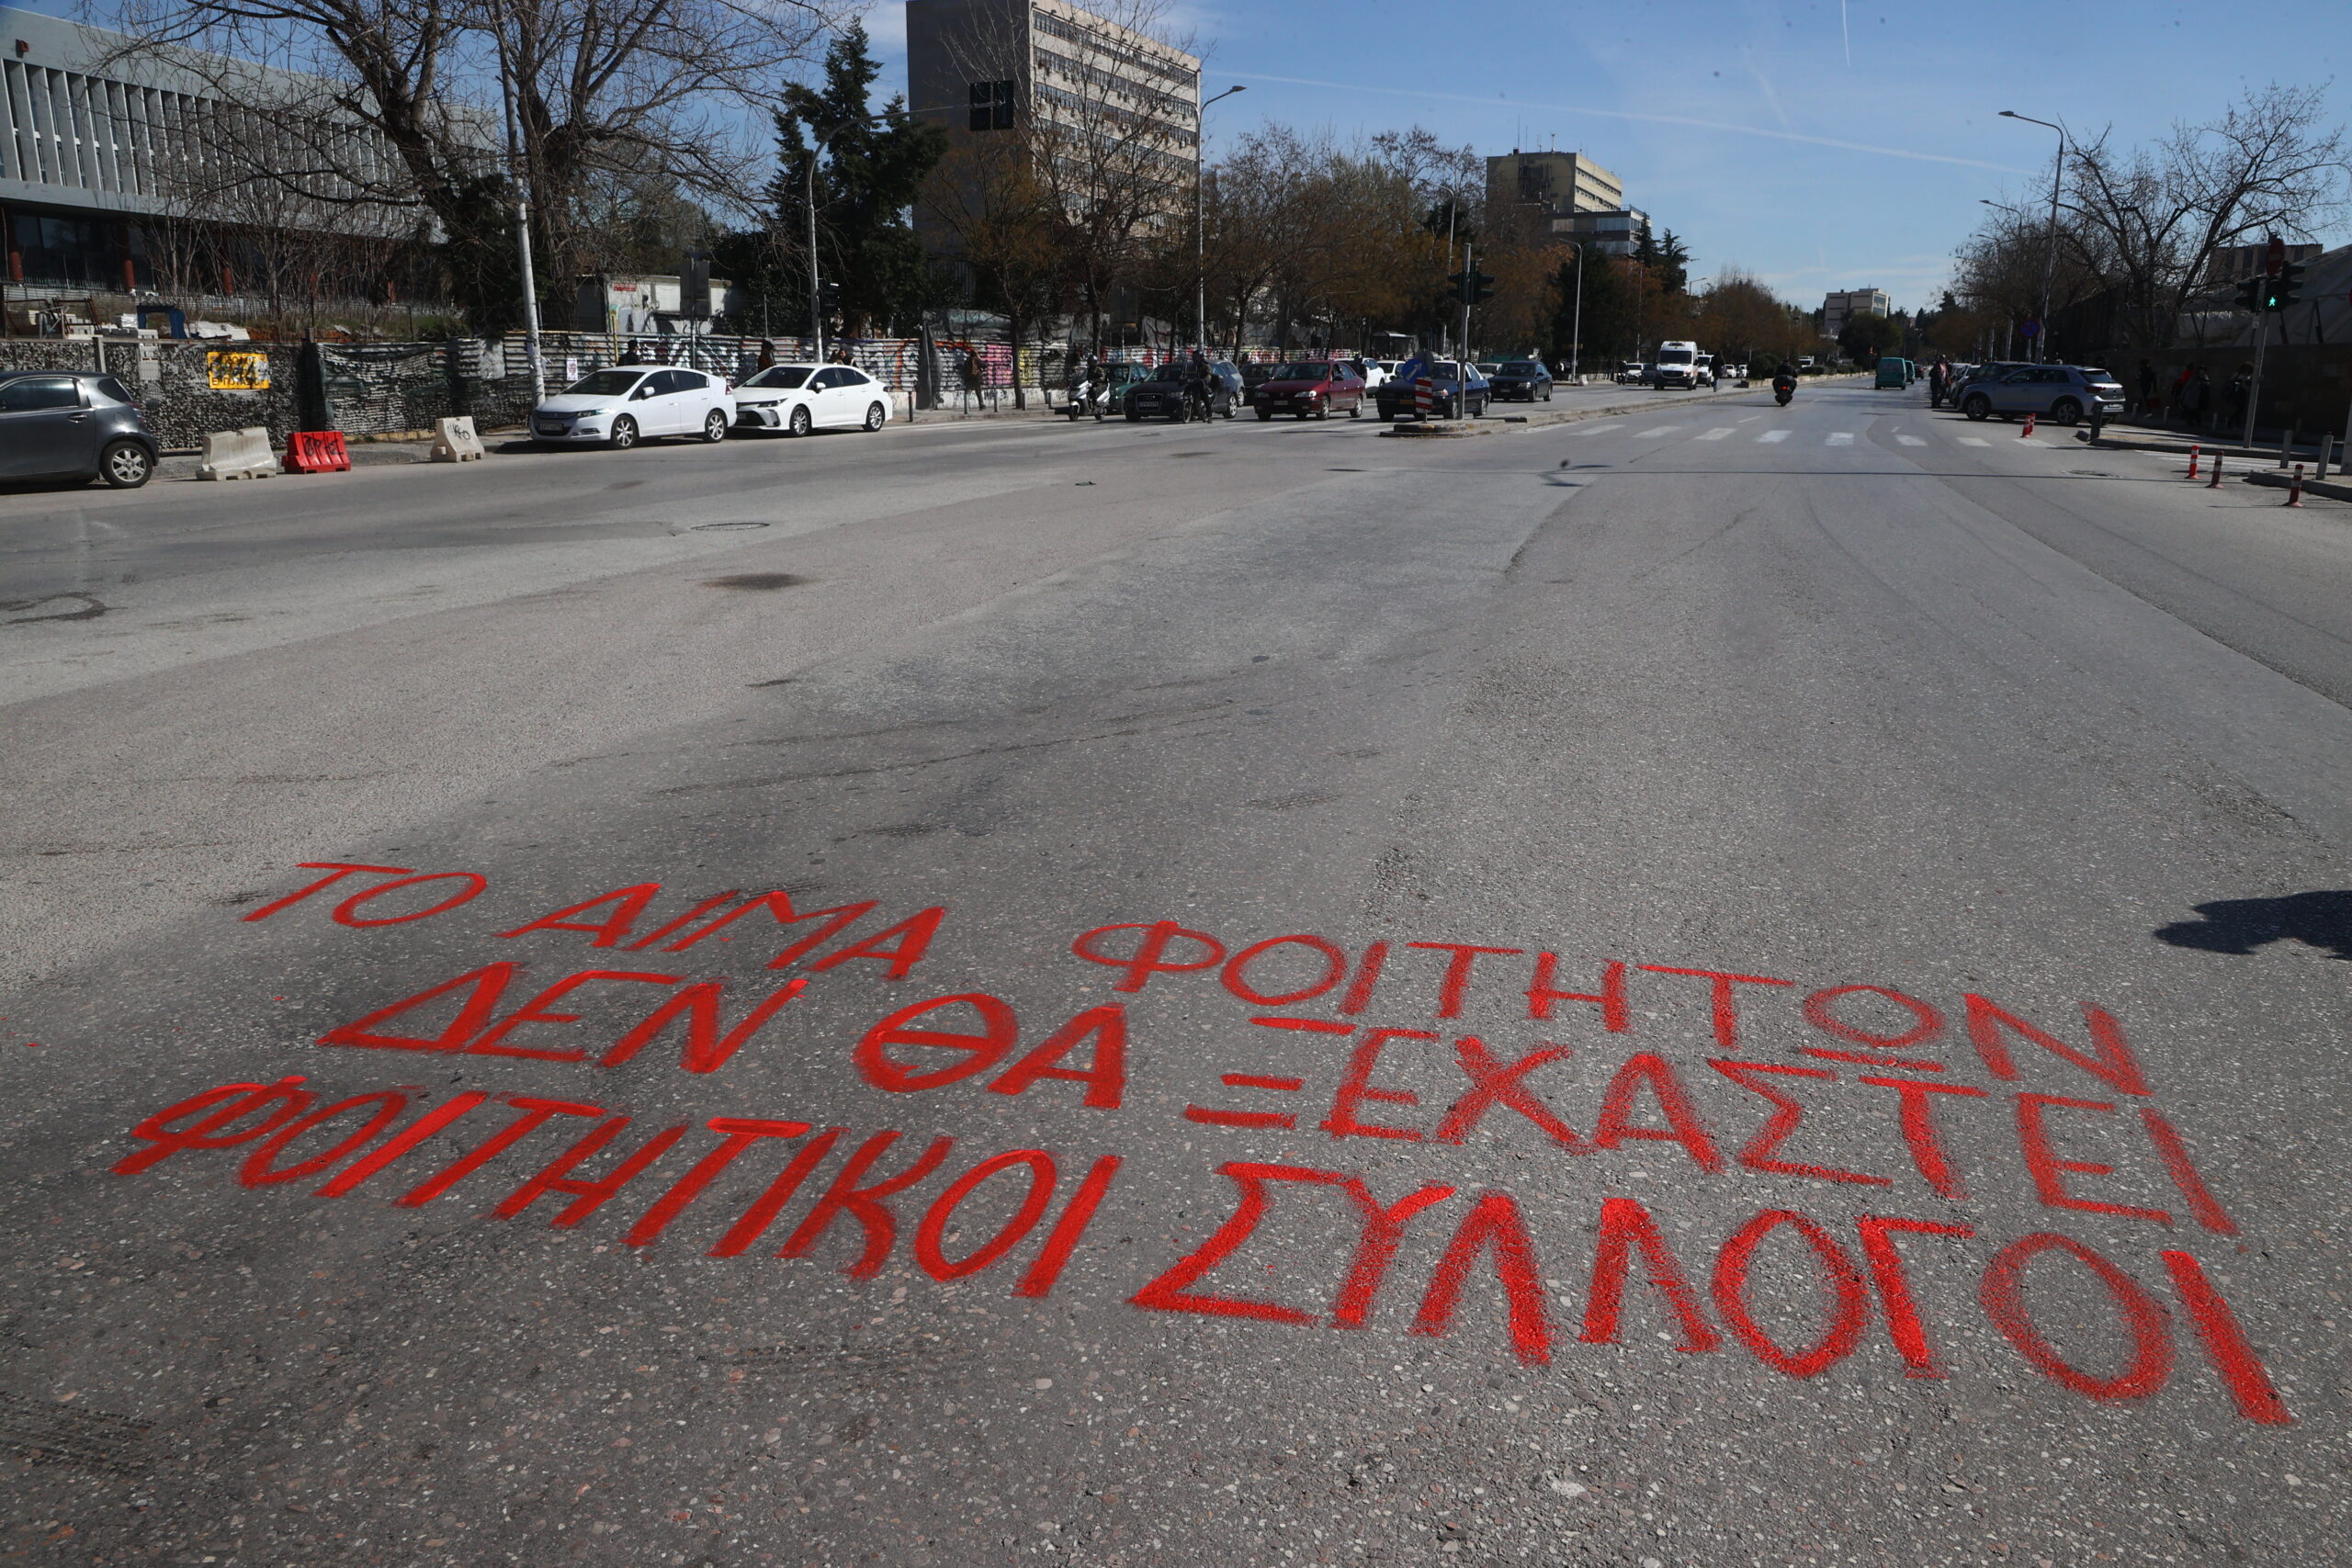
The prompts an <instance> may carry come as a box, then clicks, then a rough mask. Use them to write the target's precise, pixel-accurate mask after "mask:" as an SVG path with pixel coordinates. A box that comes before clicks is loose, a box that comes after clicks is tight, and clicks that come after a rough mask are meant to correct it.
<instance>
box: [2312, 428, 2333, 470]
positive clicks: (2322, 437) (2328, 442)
mask: <svg viewBox="0 0 2352 1568" xmlns="http://www.w3.org/2000/svg"><path fill="white" fill-rule="evenodd" d="M2333 446H2335V432H2334V431H2332V430H2323V431H2321V432H2320V433H2319V467H2318V468H2314V469H2312V478H2313V479H2325V478H2327V454H2328V451H2329V449H2330V448H2331V447H2333Z"/></svg>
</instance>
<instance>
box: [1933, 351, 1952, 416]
mask: <svg viewBox="0 0 2352 1568" xmlns="http://www.w3.org/2000/svg"><path fill="white" fill-rule="evenodd" d="M1950 390H1951V360H1949V359H1946V358H1945V357H1944V356H1943V355H1940V354H1939V355H1936V362H1935V364H1933V365H1932V366H1930V367H1928V407H1929V408H1931V409H1939V408H1941V407H1943V406H1944V394H1945V393H1946V392H1948V391H1950Z"/></svg>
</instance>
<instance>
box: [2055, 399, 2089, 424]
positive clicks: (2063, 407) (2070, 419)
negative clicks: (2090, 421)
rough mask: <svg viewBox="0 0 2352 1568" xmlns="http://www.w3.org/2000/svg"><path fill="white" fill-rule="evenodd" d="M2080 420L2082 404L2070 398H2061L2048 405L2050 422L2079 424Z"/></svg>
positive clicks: (2081, 418)
mask: <svg viewBox="0 0 2352 1568" xmlns="http://www.w3.org/2000/svg"><path fill="white" fill-rule="evenodd" d="M2082 421H2083V405H2082V404H2080V403H2078V402H2076V401H2075V400H2074V399H2072V398H2061V399H2059V400H2057V401H2056V402H2054V403H2052V404H2051V405H2050V423H2052V424H2080V423H2082Z"/></svg>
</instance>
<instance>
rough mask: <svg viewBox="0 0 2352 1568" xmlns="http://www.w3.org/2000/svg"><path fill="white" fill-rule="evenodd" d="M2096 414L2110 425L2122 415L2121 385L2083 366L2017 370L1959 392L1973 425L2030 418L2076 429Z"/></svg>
mask: <svg viewBox="0 0 2352 1568" xmlns="http://www.w3.org/2000/svg"><path fill="white" fill-rule="evenodd" d="M2093 409H2097V410H2098V411H2099V412H2100V413H2101V414H2103V415H2104V416H2106V417H2108V418H2110V419H2112V418H2116V417H2118V416H2120V415H2121V413H2122V412H2123V384H2122V383H2121V382H2120V381H2118V380H2117V379H2116V378H2114V377H2112V376H2110V375H2109V374H2108V373H2107V372H2106V371H2104V370H2094V369H2088V368H2086V367H2083V366H2080V365H2020V366H2016V367H2008V368H2006V369H2004V370H2003V371H2002V372H2001V373H2000V374H1998V375H1996V376H1993V377H1989V378H1984V379H1979V380H1975V381H1972V382H1970V383H1969V384H1968V385H1966V386H1964V387H1962V389H1960V412H1962V413H1964V414H1966V415H1967V416H1968V417H1969V418H1971V419H1973V420H1986V419H1990V418H1992V417H1993V416H1994V415H1995V414H1999V415H2001V416H2002V417H2004V418H2014V417H2016V416H2017V415H2018V414H2028V413H2030V414H2038V415H2041V417H2043V418H2046V419H2048V420H2049V421H2050V423H2052V424H2074V423H2078V422H2079V421H2080V420H2081V419H2082V417H2083V416H2084V415H2085V414H2086V413H2088V412H2091V411H2092V410H2093Z"/></svg>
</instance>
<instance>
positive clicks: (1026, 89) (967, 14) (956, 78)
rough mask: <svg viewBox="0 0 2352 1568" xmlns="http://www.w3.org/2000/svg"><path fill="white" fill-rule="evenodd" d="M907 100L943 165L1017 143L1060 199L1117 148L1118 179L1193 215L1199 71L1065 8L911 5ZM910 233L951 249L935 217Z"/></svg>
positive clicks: (1192, 63) (1184, 58) (1021, 2)
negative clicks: (1101, 149)
mask: <svg viewBox="0 0 2352 1568" xmlns="http://www.w3.org/2000/svg"><path fill="white" fill-rule="evenodd" d="M907 98H908V103H909V105H910V107H911V108H912V109H913V111H914V113H915V114H916V115H917V116H919V117H920V118H924V119H927V120H930V121H931V122H932V123H933V124H936V125H939V126H942V127H944V129H945V130H946V131H947V133H948V138H949V144H950V153H949V157H950V163H951V166H953V165H954V164H955V163H956V152H957V151H958V150H959V149H960V150H970V149H973V148H974V147H975V146H976V144H979V143H982V142H984V141H986V140H987V139H989V138H998V137H1001V138H1007V139H1008V140H1009V141H1010V139H1013V138H1018V139H1019V140H1018V141H1011V142H1010V144H1012V145H1018V146H1023V147H1026V148H1028V149H1029V150H1030V153H1029V155H1031V156H1034V157H1036V158H1038V159H1039V160H1041V162H1043V163H1047V164H1053V165H1054V167H1052V168H1050V169H1046V170H1044V171H1043V172H1045V173H1046V174H1048V175H1051V176H1052V177H1053V178H1054V180H1055V182H1056V183H1057V184H1058V185H1059V186H1063V187H1064V188H1067V187H1068V186H1069V182H1071V181H1073V180H1083V179H1085V178H1088V177H1092V176H1090V175H1089V174H1088V172H1087V170H1086V167H1085V164H1086V161H1087V153H1088V151H1089V148H1090V147H1091V146H1093V145H1095V144H1099V143H1103V142H1105V141H1116V142H1117V143H1118V157H1117V166H1118V167H1119V168H1120V169H1121V170H1122V171H1123V172H1125V174H1126V175H1129V176H1130V177H1134V178H1139V179H1142V180H1145V181H1146V182H1148V183H1149V184H1162V185H1164V187H1165V192H1166V203H1165V205H1166V207H1167V209H1168V210H1170V212H1174V211H1176V210H1178V209H1183V210H1185V211H1189V210H1190V207H1191V199H1192V191H1193V177H1194V173H1195V170H1196V167H1197V164H1196V160H1197V159H1198V157H1199V152H1200V122H1201V111H1200V102H1201V62H1200V61H1199V60H1198V59H1197V58H1195V57H1194V56H1193V55H1190V54H1186V53H1184V52H1183V51H1180V50H1174V49H1170V48H1169V47H1168V46H1167V45H1165V44H1162V43H1159V42H1158V41H1156V40H1154V39H1149V38H1147V37H1145V36H1144V35H1143V34H1141V33H1138V32H1135V31H1133V30H1131V29H1129V28H1123V27H1120V26H1118V25H1117V24H1116V23H1114V22H1111V21H1107V20H1105V19H1104V18H1103V17H1098V16H1096V15H1094V14H1093V13H1092V12H1091V11H1085V10H1081V9H1080V8H1079V7H1078V6H1072V5H1069V4H1066V3H1065V0H907ZM915 224H916V229H917V231H918V232H921V233H922V234H923V235H924V237H925V239H926V240H927V241H928V242H930V243H933V244H934V245H936V246H939V247H941V248H952V247H951V246H949V245H948V244H947V241H948V238H949V237H948V235H947V234H946V233H945V231H944V224H943V223H942V222H941V220H940V218H939V215H938V214H936V213H926V212H925V211H924V210H923V209H922V208H918V209H916V214H915Z"/></svg>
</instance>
